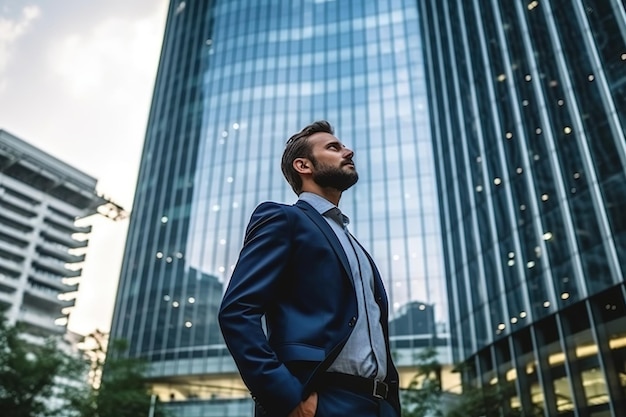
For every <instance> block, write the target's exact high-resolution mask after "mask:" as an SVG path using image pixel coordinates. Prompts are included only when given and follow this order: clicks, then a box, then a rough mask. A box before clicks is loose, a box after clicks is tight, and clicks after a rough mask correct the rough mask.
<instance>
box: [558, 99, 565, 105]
mask: <svg viewBox="0 0 626 417" xmlns="http://www.w3.org/2000/svg"><path fill="white" fill-rule="evenodd" d="M556 104H558V105H559V106H562V105H563V104H565V102H564V101H563V100H561V99H559V100H558V101H557V102H556Z"/></svg>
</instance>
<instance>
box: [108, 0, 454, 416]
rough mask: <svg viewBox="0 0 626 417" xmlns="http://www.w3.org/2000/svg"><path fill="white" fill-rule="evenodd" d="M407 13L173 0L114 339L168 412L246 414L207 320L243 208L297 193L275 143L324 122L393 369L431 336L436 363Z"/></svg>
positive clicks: (320, 0)
mask: <svg viewBox="0 0 626 417" xmlns="http://www.w3.org/2000/svg"><path fill="white" fill-rule="evenodd" d="M418 22H419V19H418V13H417V6H416V4H415V2H412V1H409V0H389V1H381V2H347V1H333V0H303V1H298V2H293V1H290V0H282V1H279V0H259V1H255V2H250V1H243V0H223V1H199V0H198V1H179V0H176V1H172V2H171V4H170V10H169V15H168V20H167V27H166V32H165V39H164V44H163V51H162V56H161V62H160V65H159V71H158V76H157V81H156V86H155V92H154V98H153V103H152V110H151V114H150V120H149V122H148V128H147V133H146V143H145V148H144V153H143V157H142V162H141V170H140V174H139V179H138V185H137V193H136V197H135V203H134V212H133V216H132V219H131V225H130V230H129V235H128V243H127V247H126V252H125V259H124V264H123V270H122V274H121V281H120V285H119V292H118V297H117V301H116V309H115V314H114V321H113V328H112V337H113V338H124V339H127V340H129V341H130V353H131V354H132V355H135V356H143V357H147V358H148V359H149V360H150V361H151V364H152V366H151V372H152V375H153V376H154V378H155V381H156V380H157V379H158V381H159V382H158V383H157V382H155V387H157V388H158V393H159V398H160V399H161V400H162V401H170V400H171V401H172V405H173V406H175V407H177V408H176V410H178V412H181V413H182V412H183V411H181V410H187V411H185V413H187V414H185V415H190V416H192V415H202V414H201V413H202V412H203V411H202V410H203V409H204V408H203V407H204V403H203V402H207V403H209V402H211V403H212V404H213V406H215V407H217V406H218V405H217V404H218V403H219V404H222V405H221V406H220V407H225V408H223V409H227V410H231V411H229V415H231V414H232V413H235V414H236V413H241V414H242V415H249V413H250V412H251V409H252V408H251V406H250V405H249V404H248V403H246V402H236V401H235V402H228V401H230V400H229V399H232V398H233V397H246V396H247V395H248V393H247V391H246V390H245V389H244V387H243V386H242V385H241V382H240V381H237V374H236V370H235V368H234V365H233V363H232V359H231V358H230V357H229V355H228V353H227V351H226V350H225V349H224V346H223V344H222V343H221V339H220V336H219V332H218V330H217V327H216V320H215V314H216V310H217V306H218V304H219V300H220V298H221V294H222V291H223V289H224V287H225V286H226V285H227V282H228V280H229V277H230V274H231V272H232V269H233V266H234V264H235V262H236V260H237V256H238V253H239V250H240V248H241V244H242V241H243V234H244V229H245V226H246V225H247V222H248V219H249V216H250V214H251V213H252V211H253V210H254V208H255V206H256V205H257V204H259V203H261V202H262V201H265V200H275V201H280V202H285V203H293V202H295V201H296V199H297V197H296V196H295V194H293V192H292V191H291V189H290V188H289V186H288V185H287V183H286V182H285V180H284V178H283V176H282V173H281V170H280V157H281V154H282V151H283V148H284V143H285V141H286V140H287V138H288V137H289V136H290V135H291V134H293V133H295V132H297V131H299V130H300V129H301V128H302V127H303V126H305V125H307V124H309V123H311V122H313V121H315V120H319V119H326V120H328V121H330V122H331V123H332V124H333V125H334V126H335V128H336V135H337V136H338V137H339V138H340V139H341V140H342V141H343V142H344V143H346V145H347V146H349V147H351V148H352V149H354V150H355V161H356V163H357V165H358V169H359V174H360V181H359V183H358V184H357V186H356V187H354V188H353V189H351V190H349V191H347V192H346V193H345V194H344V197H343V198H342V202H341V208H342V210H343V211H344V212H345V213H346V214H347V215H348V216H349V217H350V219H351V223H350V225H351V229H352V232H353V233H354V234H355V236H356V237H357V238H358V239H359V241H360V242H361V243H362V244H363V245H364V246H365V247H366V248H367V249H368V250H369V251H370V252H371V254H372V255H373V257H374V259H375V260H376V262H377V265H378V266H379V268H380V270H381V273H382V276H383V279H384V281H385V284H386V288H387V291H388V293H389V298H390V306H391V307H390V308H391V311H390V315H391V319H392V323H391V334H392V339H393V341H392V345H393V348H394V349H395V351H396V352H397V356H398V363H399V365H400V366H401V368H402V369H404V370H407V371H410V370H411V369H413V367H414V352H415V351H416V350H417V349H421V348H423V347H426V346H438V347H439V348H440V353H441V357H440V358H441V360H442V361H443V362H449V356H448V355H447V338H448V322H447V296H446V288H445V281H444V279H443V276H444V273H443V258H442V244H441V231H440V229H439V212H438V210H439V206H438V204H437V188H436V181H435V165H434V155H433V150H432V142H431V140H430V125H429V122H428V120H429V119H428V109H427V99H426V86H425V79H424V71H423V61H422V57H423V54H422V51H421V41H420V34H419V27H418ZM407 375H409V374H407ZM409 376H412V374H410V375H409ZM222 400H223V401H226V403H220V401H222ZM233 401H234V400H233ZM224 404H227V405H224ZM238 404H239V405H238ZM233 407H234V409H236V410H239V411H232V410H233ZM246 407H247V408H246ZM216 410H217V409H216ZM246 413H247V414H246ZM235 414H232V415H235ZM181 415H182V414H181Z"/></svg>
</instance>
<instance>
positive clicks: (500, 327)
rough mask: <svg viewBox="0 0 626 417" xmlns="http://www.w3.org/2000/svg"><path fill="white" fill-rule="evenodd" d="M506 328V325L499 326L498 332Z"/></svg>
mask: <svg viewBox="0 0 626 417" xmlns="http://www.w3.org/2000/svg"><path fill="white" fill-rule="evenodd" d="M505 327H506V325H505V324H504V323H500V324H498V330H504V328H505Z"/></svg>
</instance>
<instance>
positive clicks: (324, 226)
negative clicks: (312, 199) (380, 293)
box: [296, 200, 352, 282]
mask: <svg viewBox="0 0 626 417" xmlns="http://www.w3.org/2000/svg"><path fill="white" fill-rule="evenodd" d="M296 207H298V208H300V209H302V211H303V212H304V214H306V215H307V217H309V218H310V219H311V220H312V221H313V223H315V225H316V226H317V227H318V228H319V229H320V231H321V232H322V233H323V234H324V236H326V239H327V240H328V242H329V243H330V246H331V247H332V248H333V250H334V251H335V253H336V254H337V256H338V257H339V261H340V262H341V265H342V266H343V269H344V270H345V271H346V273H347V274H348V277H350V282H352V271H351V269H350V263H349V262H348V257H347V256H346V253H345V252H344V250H343V247H342V246H341V242H339V239H337V236H336V235H335V232H333V229H332V228H331V227H330V226H329V225H328V222H326V220H325V219H324V216H322V215H321V214H319V213H318V212H317V210H315V209H314V208H313V207H312V206H311V205H310V204H309V203H307V202H305V201H302V200H298V201H297V202H296Z"/></svg>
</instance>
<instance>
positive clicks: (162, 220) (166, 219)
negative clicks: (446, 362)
mask: <svg viewBox="0 0 626 417" xmlns="http://www.w3.org/2000/svg"><path fill="white" fill-rule="evenodd" d="M168 220H169V219H168V218H167V216H163V217H161V223H167V221H168Z"/></svg>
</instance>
